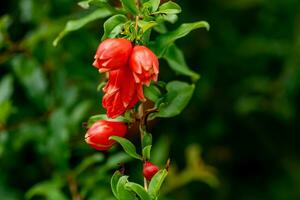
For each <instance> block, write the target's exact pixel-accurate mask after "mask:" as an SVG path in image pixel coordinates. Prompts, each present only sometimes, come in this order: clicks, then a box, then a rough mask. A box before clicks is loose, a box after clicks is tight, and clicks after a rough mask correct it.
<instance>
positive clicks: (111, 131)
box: [85, 120, 127, 151]
mask: <svg viewBox="0 0 300 200" xmlns="http://www.w3.org/2000/svg"><path fill="white" fill-rule="evenodd" d="M126 133H127V125H126V124H124V123H123V122H114V121H107V120H99V121H97V122H95V123H94V124H93V125H92V126H91V128H89V130H88V131H87V133H86V134H85V141H86V143H88V144H89V145H90V146H91V147H92V148H94V149H96V150H99V151H106V150H109V149H110V148H111V147H112V146H113V144H115V141H113V140H109V137H110V136H119V137H124V136H125V134H126Z"/></svg>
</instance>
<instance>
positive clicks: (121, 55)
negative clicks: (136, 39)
mask: <svg viewBox="0 0 300 200" xmlns="http://www.w3.org/2000/svg"><path fill="white" fill-rule="evenodd" d="M131 51H132V44H131V42H130V41H129V40H126V39H123V38H117V39H116V38H113V39H107V40H104V41H103V42H101V43H100V45H99V46H98V49H97V52H96V55H95V57H94V58H95V61H94V63H93V65H94V67H96V68H98V69H99V72H107V71H111V70H115V69H120V68H122V67H124V66H126V65H127V61H128V58H129V56H130V54H131Z"/></svg>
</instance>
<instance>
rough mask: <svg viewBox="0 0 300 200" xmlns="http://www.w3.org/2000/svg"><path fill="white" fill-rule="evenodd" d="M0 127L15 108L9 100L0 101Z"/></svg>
mask: <svg viewBox="0 0 300 200" xmlns="http://www.w3.org/2000/svg"><path fill="white" fill-rule="evenodd" d="M0 111H1V112H0V127H1V126H2V125H3V124H5V123H6V121H7V119H8V118H9V116H10V115H11V114H13V113H14V112H15V108H14V106H13V105H12V102H11V101H10V100H5V101H2V102H0Z"/></svg>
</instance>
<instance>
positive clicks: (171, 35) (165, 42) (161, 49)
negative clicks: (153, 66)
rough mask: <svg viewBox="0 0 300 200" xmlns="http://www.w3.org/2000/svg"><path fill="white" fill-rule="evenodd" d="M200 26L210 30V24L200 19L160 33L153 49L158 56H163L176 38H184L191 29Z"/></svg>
mask: <svg viewBox="0 0 300 200" xmlns="http://www.w3.org/2000/svg"><path fill="white" fill-rule="evenodd" d="M198 28H206V29H207V30H209V24H208V23H207V22H206V21H199V22H194V23H186V24H182V25H180V26H179V27H178V28H177V29H176V30H174V31H171V32H167V33H165V34H162V35H160V36H159V37H157V39H156V40H155V44H153V49H154V51H155V53H156V55H157V56H158V57H162V56H163V55H164V53H165V51H166V50H167V49H168V48H169V46H170V45H171V44H173V43H174V42H175V40H177V39H179V38H182V37H184V36H186V35H187V34H189V33H190V32H191V31H193V30H195V29H198Z"/></svg>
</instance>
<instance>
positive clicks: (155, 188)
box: [148, 169, 168, 199]
mask: <svg viewBox="0 0 300 200" xmlns="http://www.w3.org/2000/svg"><path fill="white" fill-rule="evenodd" d="M167 175H168V171H167V170H166V169H161V170H159V171H158V172H157V173H156V174H155V175H154V176H153V177H152V179H151V181H150V184H149V188H148V194H149V195H150V196H151V197H152V198H154V199H156V198H157V197H158V195H159V190H160V188H161V185H162V183H163V182H164V180H165V178H166V177H167Z"/></svg>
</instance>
